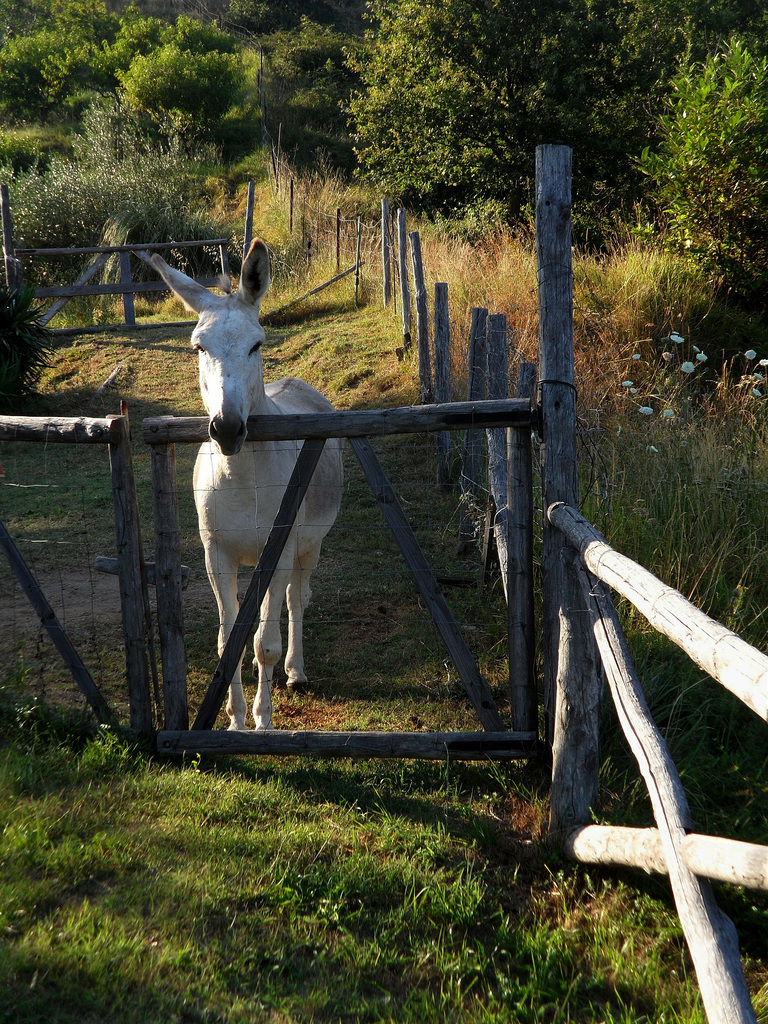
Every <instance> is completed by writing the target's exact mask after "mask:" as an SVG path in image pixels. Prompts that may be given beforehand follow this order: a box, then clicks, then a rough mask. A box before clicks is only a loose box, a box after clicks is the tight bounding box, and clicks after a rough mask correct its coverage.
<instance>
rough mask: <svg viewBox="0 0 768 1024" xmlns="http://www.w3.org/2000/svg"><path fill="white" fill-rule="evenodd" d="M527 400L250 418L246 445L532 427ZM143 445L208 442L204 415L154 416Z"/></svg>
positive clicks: (144, 426)
mask: <svg viewBox="0 0 768 1024" xmlns="http://www.w3.org/2000/svg"><path fill="white" fill-rule="evenodd" d="M535 418H536V413H535V409H533V408H532V406H531V403H530V402H529V401H528V400H527V399H522V398H510V399H505V400H504V401H495V402H446V403H444V404H442V405H418V406H410V407H406V408H400V409H374V410H370V411H368V410H350V411H344V412H319V413H305V414H296V415H278V416H250V417H249V418H248V440H249V441H295V440H301V439H305V438H310V437H316V438H320V437H326V438H328V437H365V436H367V435H371V436H377V435H383V434H413V433H420V432H422V431H430V432H431V431H436V430H463V429H465V428H472V427H521V428H525V427H528V428H532V427H535ZM142 433H143V436H144V440H145V441H146V443H147V444H175V443H177V442H184V441H189V442H193V443H197V444H199V443H200V442H201V441H206V440H207V439H208V419H207V418H206V417H204V416H157V417H152V418H150V419H146V420H144V421H143V422H142Z"/></svg>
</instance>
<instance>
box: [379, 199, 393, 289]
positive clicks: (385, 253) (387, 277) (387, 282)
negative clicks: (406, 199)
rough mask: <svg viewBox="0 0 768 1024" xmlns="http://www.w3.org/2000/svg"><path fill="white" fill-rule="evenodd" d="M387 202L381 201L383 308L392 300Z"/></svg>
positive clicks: (390, 247) (390, 241)
mask: <svg viewBox="0 0 768 1024" xmlns="http://www.w3.org/2000/svg"><path fill="white" fill-rule="evenodd" d="M389 223H390V214H389V200H388V199H382V200H381V282H382V284H381V287H382V292H383V296H382V297H383V302H384V308H385V309H386V308H387V306H388V304H389V300H390V299H391V298H392V263H391V261H392V239H391V237H390V234H389Z"/></svg>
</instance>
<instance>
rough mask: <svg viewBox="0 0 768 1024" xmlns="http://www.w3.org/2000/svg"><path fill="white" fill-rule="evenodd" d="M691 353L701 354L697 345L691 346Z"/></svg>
mask: <svg viewBox="0 0 768 1024" xmlns="http://www.w3.org/2000/svg"><path fill="white" fill-rule="evenodd" d="M693 351H694V352H701V349H700V348H699V346H698V345H694V346H693Z"/></svg>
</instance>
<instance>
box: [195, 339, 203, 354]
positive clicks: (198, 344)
mask: <svg viewBox="0 0 768 1024" xmlns="http://www.w3.org/2000/svg"><path fill="white" fill-rule="evenodd" d="M192 347H193V348H194V350H195V352H205V349H204V348H203V346H202V345H201V344H200V342H199V341H196V342H195V344H194V345H193V346H192Z"/></svg>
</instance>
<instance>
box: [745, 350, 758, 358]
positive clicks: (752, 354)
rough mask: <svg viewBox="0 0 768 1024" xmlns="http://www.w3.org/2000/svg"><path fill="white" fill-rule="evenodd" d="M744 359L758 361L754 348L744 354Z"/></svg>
mask: <svg viewBox="0 0 768 1024" xmlns="http://www.w3.org/2000/svg"><path fill="white" fill-rule="evenodd" d="M744 358H745V359H756V358H757V352H755V350H754V349H753V348H748V349H747V351H746V352H745V353H744Z"/></svg>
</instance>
